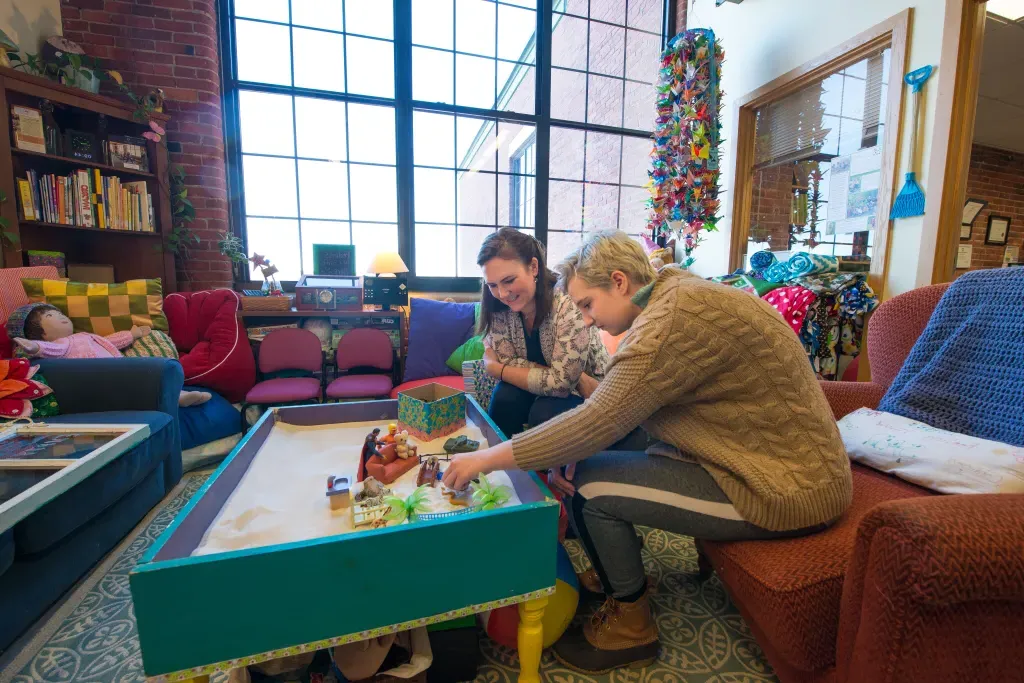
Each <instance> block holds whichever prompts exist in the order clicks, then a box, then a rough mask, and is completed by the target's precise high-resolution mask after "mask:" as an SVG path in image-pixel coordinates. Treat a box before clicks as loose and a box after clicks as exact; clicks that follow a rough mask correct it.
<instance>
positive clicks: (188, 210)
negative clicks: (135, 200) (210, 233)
mask: <svg viewBox="0 0 1024 683" xmlns="http://www.w3.org/2000/svg"><path fill="white" fill-rule="evenodd" d="M168 175H169V177H170V190H171V232H170V233H169V234H168V235H167V244H166V245H165V246H166V248H167V250H168V251H170V252H171V253H172V254H174V256H175V257H176V258H177V259H178V260H179V261H184V260H185V259H187V258H188V257H189V255H190V254H191V253H192V248H193V247H196V246H198V245H199V235H197V234H195V233H194V232H192V228H191V227H190V226H191V224H192V222H193V221H194V220H195V219H196V210H195V207H194V206H192V202H191V201H190V200H189V198H188V188H187V187H185V169H183V168H182V167H181V166H173V167H171V169H170V172H169V174H168Z"/></svg>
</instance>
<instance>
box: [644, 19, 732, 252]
mask: <svg viewBox="0 0 1024 683" xmlns="http://www.w3.org/2000/svg"><path fill="white" fill-rule="evenodd" d="M724 58H725V53H724V51H723V50H722V46H721V44H720V43H718V42H717V41H716V40H715V34H714V32H712V31H711V30H710V29H691V30H689V31H686V32H684V33H680V34H679V35H677V36H676V37H675V38H673V39H672V40H671V41H669V44H668V47H666V49H665V51H664V52H663V53H662V57H661V70H660V72H659V76H658V95H657V103H656V107H657V119H656V120H655V131H654V150H653V151H652V152H651V157H652V164H651V166H652V170H651V171H649V172H648V174H649V175H650V178H651V199H650V201H649V207H650V213H649V218H648V226H647V227H648V229H650V230H651V234H652V236H653V237H654V238H658V237H660V236H662V235H667V234H669V233H674V232H678V233H679V234H680V236H681V237H682V239H683V250H684V251H685V253H686V259H685V260H684V262H683V266H684V267H685V266H689V265H690V264H691V263H693V256H692V255H691V254H692V252H693V250H694V249H696V248H697V245H698V244H700V242H701V232H702V231H715V230H717V229H718V225H717V224H718V208H719V201H718V173H719V149H718V148H719V143H720V141H721V127H722V126H721V122H720V118H721V117H720V115H719V114H720V110H721V97H722V93H721V89H720V88H719V83H720V82H721V79H722V60H723V59H724Z"/></svg>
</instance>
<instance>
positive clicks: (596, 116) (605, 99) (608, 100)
mask: <svg viewBox="0 0 1024 683" xmlns="http://www.w3.org/2000/svg"><path fill="white" fill-rule="evenodd" d="M622 87H623V82H622V81H621V80H619V79H617V78H608V77H606V76H591V77H590V89H589V92H588V93H587V122H588V123H599V124H602V125H605V126H621V125H622Z"/></svg>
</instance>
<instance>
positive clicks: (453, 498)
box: [441, 488, 473, 507]
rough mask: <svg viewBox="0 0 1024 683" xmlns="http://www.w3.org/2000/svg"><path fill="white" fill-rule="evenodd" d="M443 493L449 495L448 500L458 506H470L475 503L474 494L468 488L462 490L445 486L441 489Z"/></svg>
mask: <svg viewBox="0 0 1024 683" xmlns="http://www.w3.org/2000/svg"><path fill="white" fill-rule="evenodd" d="M441 495H443V496H447V498H448V502H449V503H451V504H452V505H455V506H457V507H469V506H470V505H472V504H473V494H472V493H470V491H469V489H468V488H465V489H463V490H461V491H456V490H455V489H449V488H445V489H444V490H443V491H441Z"/></svg>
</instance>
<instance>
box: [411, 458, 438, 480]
mask: <svg viewBox="0 0 1024 683" xmlns="http://www.w3.org/2000/svg"><path fill="white" fill-rule="evenodd" d="M440 472H441V463H440V462H438V459H437V456H436V455H428V456H427V457H426V459H425V460H424V461H423V462H422V463H420V471H419V473H418V474H417V475H416V486H423V485H424V484H427V485H428V486H434V485H435V484H436V483H437V475H438V474H440Z"/></svg>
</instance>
